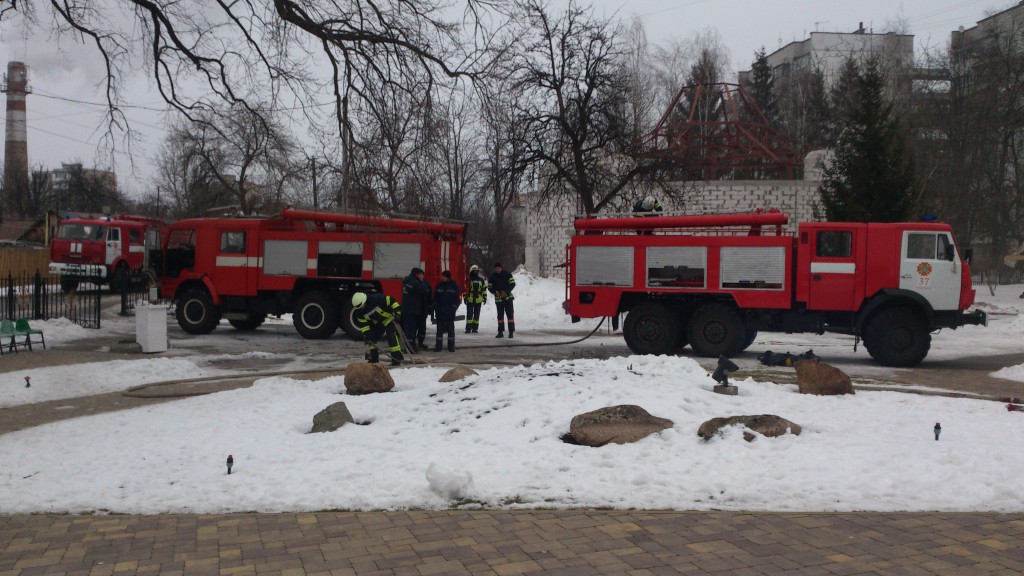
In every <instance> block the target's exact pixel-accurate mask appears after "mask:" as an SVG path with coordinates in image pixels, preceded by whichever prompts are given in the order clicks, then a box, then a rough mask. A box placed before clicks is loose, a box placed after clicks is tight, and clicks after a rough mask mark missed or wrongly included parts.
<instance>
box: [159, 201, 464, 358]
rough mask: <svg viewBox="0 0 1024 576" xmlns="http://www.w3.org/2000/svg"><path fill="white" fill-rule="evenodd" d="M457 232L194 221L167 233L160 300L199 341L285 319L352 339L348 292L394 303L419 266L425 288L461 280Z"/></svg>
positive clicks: (354, 220) (368, 221)
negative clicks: (380, 295) (446, 273)
mask: <svg viewBox="0 0 1024 576" xmlns="http://www.w3.org/2000/svg"><path fill="white" fill-rule="evenodd" d="M465 228H466V226H465V224H453V223H441V222H429V221H419V220H403V219H392V218H377V217H368V216H359V215H351V214H332V213H327V212H314V211H302V210H290V209H289V210H285V211H284V212H283V213H282V214H281V215H280V216H278V217H271V218H198V219H191V220H182V221H180V222H175V223H174V224H172V225H171V227H170V231H169V233H168V235H167V242H166V244H165V249H164V263H165V267H164V275H163V281H162V283H161V288H160V291H161V295H162V296H163V297H164V298H170V299H173V300H175V302H176V312H175V314H176V317H177V321H178V324H179V326H181V328H182V329H183V330H184V331H185V332H188V333H190V334H207V333H209V332H211V331H212V330H214V328H216V326H217V324H218V323H219V322H220V320H221V319H222V318H224V319H227V320H228V322H229V323H230V324H231V325H232V326H233V327H234V328H236V329H238V330H255V329H256V328H258V327H259V326H260V325H261V324H262V323H263V322H264V321H265V319H266V317H267V316H268V315H275V316H280V315H282V314H288V313H290V314H292V321H293V324H294V325H295V329H296V330H297V331H298V332H299V334H301V335H302V336H303V337H305V338H309V339H323V338H329V337H330V336H331V335H333V334H334V333H335V331H337V329H338V328H339V327H340V328H342V329H343V330H344V331H345V332H346V333H348V334H349V335H350V336H352V337H353V338H358V337H360V332H359V329H358V327H356V325H355V323H354V322H353V317H352V305H351V297H352V294H353V293H354V292H384V293H386V294H388V295H389V296H391V297H393V298H401V293H402V278H404V277H405V276H407V275H408V274H409V272H410V270H412V268H414V267H417V268H422V269H423V270H424V271H425V272H426V278H427V280H428V281H429V282H430V283H431V285H432V286H436V285H437V282H438V281H439V280H440V279H441V272H442V271H443V270H450V271H451V273H452V275H453V277H455V278H464V277H465V275H466V272H467V267H466V250H465V241H464V239H465Z"/></svg>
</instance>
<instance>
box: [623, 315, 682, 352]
mask: <svg viewBox="0 0 1024 576" xmlns="http://www.w3.org/2000/svg"><path fill="white" fill-rule="evenodd" d="M622 335H623V337H625V339H626V345H627V346H629V349H630V350H632V351H633V352H636V353H637V354H675V353H676V352H678V351H679V348H680V347H681V346H680V344H679V342H680V338H679V322H678V321H677V319H676V317H675V315H673V314H672V313H671V312H670V311H669V310H668V308H666V307H665V306H663V305H661V304H658V303H657V302H644V303H642V304H640V305H638V306H637V307H636V308H633V309H632V310H630V311H629V314H627V315H626V322H625V324H624V325H623V326H622Z"/></svg>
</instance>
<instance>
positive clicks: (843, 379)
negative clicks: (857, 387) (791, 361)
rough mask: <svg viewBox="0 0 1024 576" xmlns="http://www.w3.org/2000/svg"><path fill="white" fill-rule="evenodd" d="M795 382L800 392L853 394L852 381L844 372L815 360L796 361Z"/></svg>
mask: <svg viewBox="0 0 1024 576" xmlns="http://www.w3.org/2000/svg"><path fill="white" fill-rule="evenodd" d="M796 384H797V386H798V387H799V388H800V393H801V394H818V395H819V396H834V395H837V394H854V391H853V382H851V381H850V377H849V376H847V375H846V373H845V372H843V371H842V370H840V369H839V368H836V367H835V366H832V365H829V364H826V363H824V362H820V361H817V360H801V361H799V362H797V363H796Z"/></svg>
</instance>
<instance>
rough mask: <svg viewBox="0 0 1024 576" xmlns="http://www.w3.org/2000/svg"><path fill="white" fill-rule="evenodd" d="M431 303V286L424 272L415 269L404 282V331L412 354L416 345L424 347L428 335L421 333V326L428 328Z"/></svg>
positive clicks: (424, 328)
mask: <svg viewBox="0 0 1024 576" xmlns="http://www.w3.org/2000/svg"><path fill="white" fill-rule="evenodd" d="M429 301H430V284H427V281H426V280H424V279H423V270H422V269H420V268H413V269H412V271H411V272H409V275H408V276H406V277H405V278H404V279H403V280H402V331H403V332H405V338H406V339H407V340H408V341H409V347H410V348H412V350H411V351H412V352H415V351H416V344H417V343H418V344H419V345H420V347H421V348H422V347H423V340H424V339H425V338H426V337H427V335H426V334H425V333H423V332H420V326H422V327H423V330H424V331H425V330H426V328H427V305H428V303H429Z"/></svg>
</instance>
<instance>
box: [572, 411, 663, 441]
mask: <svg viewBox="0 0 1024 576" xmlns="http://www.w3.org/2000/svg"><path fill="white" fill-rule="evenodd" d="M671 427H672V421H671V420H668V419H665V418H658V417H657V416H651V415H650V414H649V413H648V412H647V411H646V410H644V409H643V408H641V407H639V406H633V405H623V406H610V407H608V408H601V409H599V410H594V411H593V412H587V413H585V414H580V415H578V416H575V417H573V419H572V422H571V423H570V424H569V435H570V436H572V438H573V440H575V441H576V443H577V444H583V445H584V446H604V445H605V444H608V443H609V442H614V443H616V444H626V443H628V442H636V441H637V440H640V439H641V438H644V437H646V436H648V435H650V434H654V433H655V432H661V431H662V430H664V429H666V428H671Z"/></svg>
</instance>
